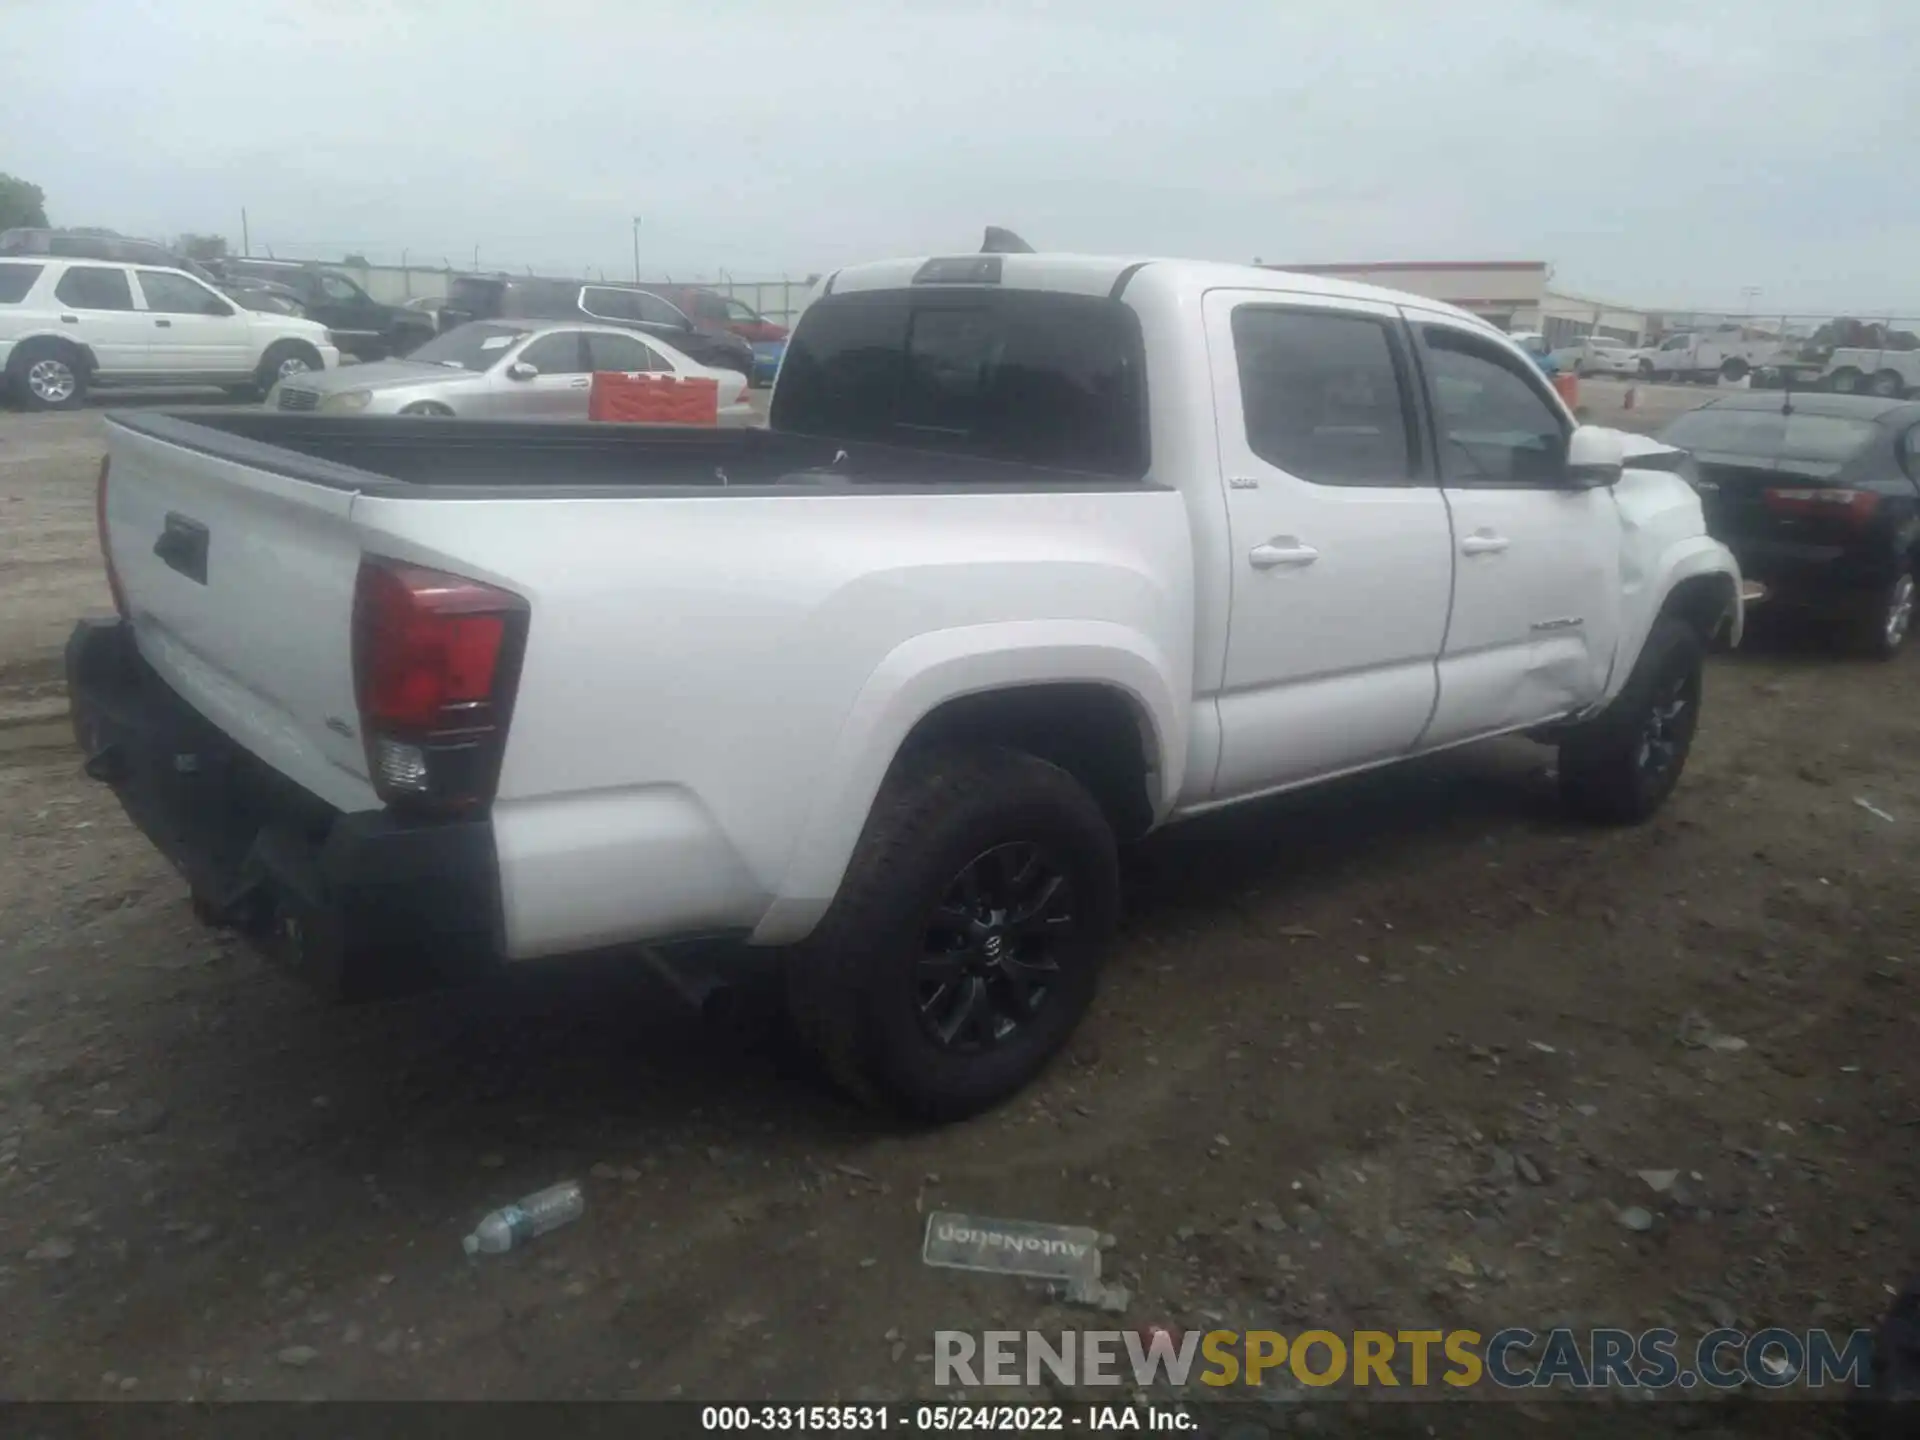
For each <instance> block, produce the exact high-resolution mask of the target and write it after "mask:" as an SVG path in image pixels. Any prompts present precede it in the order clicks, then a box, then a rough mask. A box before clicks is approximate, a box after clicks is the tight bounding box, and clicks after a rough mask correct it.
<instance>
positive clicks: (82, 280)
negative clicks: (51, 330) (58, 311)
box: [53, 265, 133, 310]
mask: <svg viewBox="0 0 1920 1440" xmlns="http://www.w3.org/2000/svg"><path fill="white" fill-rule="evenodd" d="M53 294H54V298H55V299H56V300H58V301H59V302H60V303H61V304H62V305H71V306H73V308H74V309H76V310H131V309H133V287H132V286H131V285H129V284H128V283H127V272H126V271H124V270H110V269H108V268H107V267H106V266H104V265H75V266H73V267H72V268H71V269H69V270H68V271H67V273H66V274H64V275H62V276H61V277H60V283H59V284H58V285H56V286H55V287H54V291H53Z"/></svg>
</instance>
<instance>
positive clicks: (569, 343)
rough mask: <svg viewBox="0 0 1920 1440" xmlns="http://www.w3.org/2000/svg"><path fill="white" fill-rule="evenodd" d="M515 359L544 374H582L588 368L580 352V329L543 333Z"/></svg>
mask: <svg viewBox="0 0 1920 1440" xmlns="http://www.w3.org/2000/svg"><path fill="white" fill-rule="evenodd" d="M514 359H515V360H517V361H519V362H520V363H521V364H523V365H531V366H533V367H534V369H536V370H538V371H539V372H540V373H541V374H542V375H582V374H585V373H586V370H587V363H586V361H585V359H584V358H583V357H582V356H581V354H580V332H579V331H578V330H561V331H558V332H556V333H554V334H552V335H542V336H541V337H540V338H539V339H538V340H535V341H534V342H533V343H532V344H530V345H528V346H527V348H526V349H524V350H522V351H521V352H520V353H519V354H518V355H516V356H514Z"/></svg>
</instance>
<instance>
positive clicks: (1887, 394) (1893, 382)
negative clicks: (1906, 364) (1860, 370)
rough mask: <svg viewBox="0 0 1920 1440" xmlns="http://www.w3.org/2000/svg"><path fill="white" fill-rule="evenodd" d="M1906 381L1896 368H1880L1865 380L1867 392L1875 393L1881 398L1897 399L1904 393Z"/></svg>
mask: <svg viewBox="0 0 1920 1440" xmlns="http://www.w3.org/2000/svg"><path fill="white" fill-rule="evenodd" d="M1906 388H1907V387H1906V382H1905V381H1903V380H1902V379H1901V377H1900V372H1899V371H1898V370H1882V371H1881V372H1880V373H1879V374H1877V375H1875V376H1874V377H1873V379H1871V380H1869V381H1868V382H1867V393H1868V394H1869V395H1877V396H1879V397H1880V398H1881V399H1882V400H1898V399H1899V398H1900V397H1901V395H1903V394H1904V393H1906Z"/></svg>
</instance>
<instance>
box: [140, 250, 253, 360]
mask: <svg viewBox="0 0 1920 1440" xmlns="http://www.w3.org/2000/svg"><path fill="white" fill-rule="evenodd" d="M134 278H135V280H136V281H137V282H138V283H139V286H140V294H141V297H142V298H143V299H144V300H145V301H146V311H145V313H146V315H147V317H148V323H149V324H150V325H152V327H153V341H152V345H153V348H152V351H151V352H150V360H149V364H148V367H147V368H148V369H149V370H150V371H151V372H152V373H153V374H154V375H155V377H156V378H158V377H159V376H162V375H167V376H175V375H177V376H200V375H215V376H224V377H228V378H235V379H239V378H244V377H246V376H247V375H248V374H249V373H250V371H251V369H252V360H253V356H252V353H251V340H252V333H251V327H250V326H249V325H248V323H247V318H246V316H245V315H244V314H243V313H241V311H240V308H239V307H238V306H237V305H234V304H232V303H231V302H230V301H227V300H223V299H221V297H220V296H218V295H216V294H214V293H213V291H211V290H209V289H208V288H207V287H206V286H204V285H202V284H201V283H200V282H199V281H198V280H195V279H193V278H192V277H191V276H187V275H179V274H176V273H174V272H173V271H171V270H137V271H135V272H134Z"/></svg>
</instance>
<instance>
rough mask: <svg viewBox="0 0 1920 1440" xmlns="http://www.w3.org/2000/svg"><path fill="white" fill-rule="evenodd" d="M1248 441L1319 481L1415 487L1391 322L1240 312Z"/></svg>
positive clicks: (1237, 348) (1238, 347)
mask: <svg viewBox="0 0 1920 1440" xmlns="http://www.w3.org/2000/svg"><path fill="white" fill-rule="evenodd" d="M1233 350H1234V358H1235V360H1236V362H1237V364H1238V367H1239V372H1240V398H1241V406H1242V408H1243V410H1244V411H1245V415H1246V426H1247V447H1248V448H1249V449H1250V450H1252V451H1253V453H1254V454H1256V455H1258V456H1259V457H1260V458H1261V459H1262V460H1265V461H1266V462H1267V463H1268V464H1270V465H1274V466H1277V467H1279V468H1280V469H1282V470H1284V471H1286V472H1287V473H1288V474H1289V475H1295V476H1298V477H1299V478H1300V479H1302V480H1310V481H1313V482H1314V483H1315V484H1319V485H1409V484H1412V483H1413V482H1414V480H1415V478H1416V473H1417V470H1418V466H1419V453H1420V452H1419V445H1418V443H1417V441H1416V438H1415V437H1416V434H1417V432H1416V431H1415V430H1414V428H1413V417H1412V410H1411V407H1410V406H1409V405H1408V404H1407V393H1408V379H1407V366H1406V361H1405V358H1404V356H1403V355H1402V353H1401V347H1400V342H1399V340H1398V338H1397V336H1396V333H1395V330H1394V327H1393V325H1392V323H1391V322H1389V321H1385V320H1375V319H1372V318H1369V317H1367V316H1363V315H1330V314H1326V313H1323V312H1315V311H1311V310H1297V309H1287V308H1282V307H1280V306H1267V305H1242V306H1240V307H1239V308H1238V309H1236V310H1235V311H1234V312H1233Z"/></svg>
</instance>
